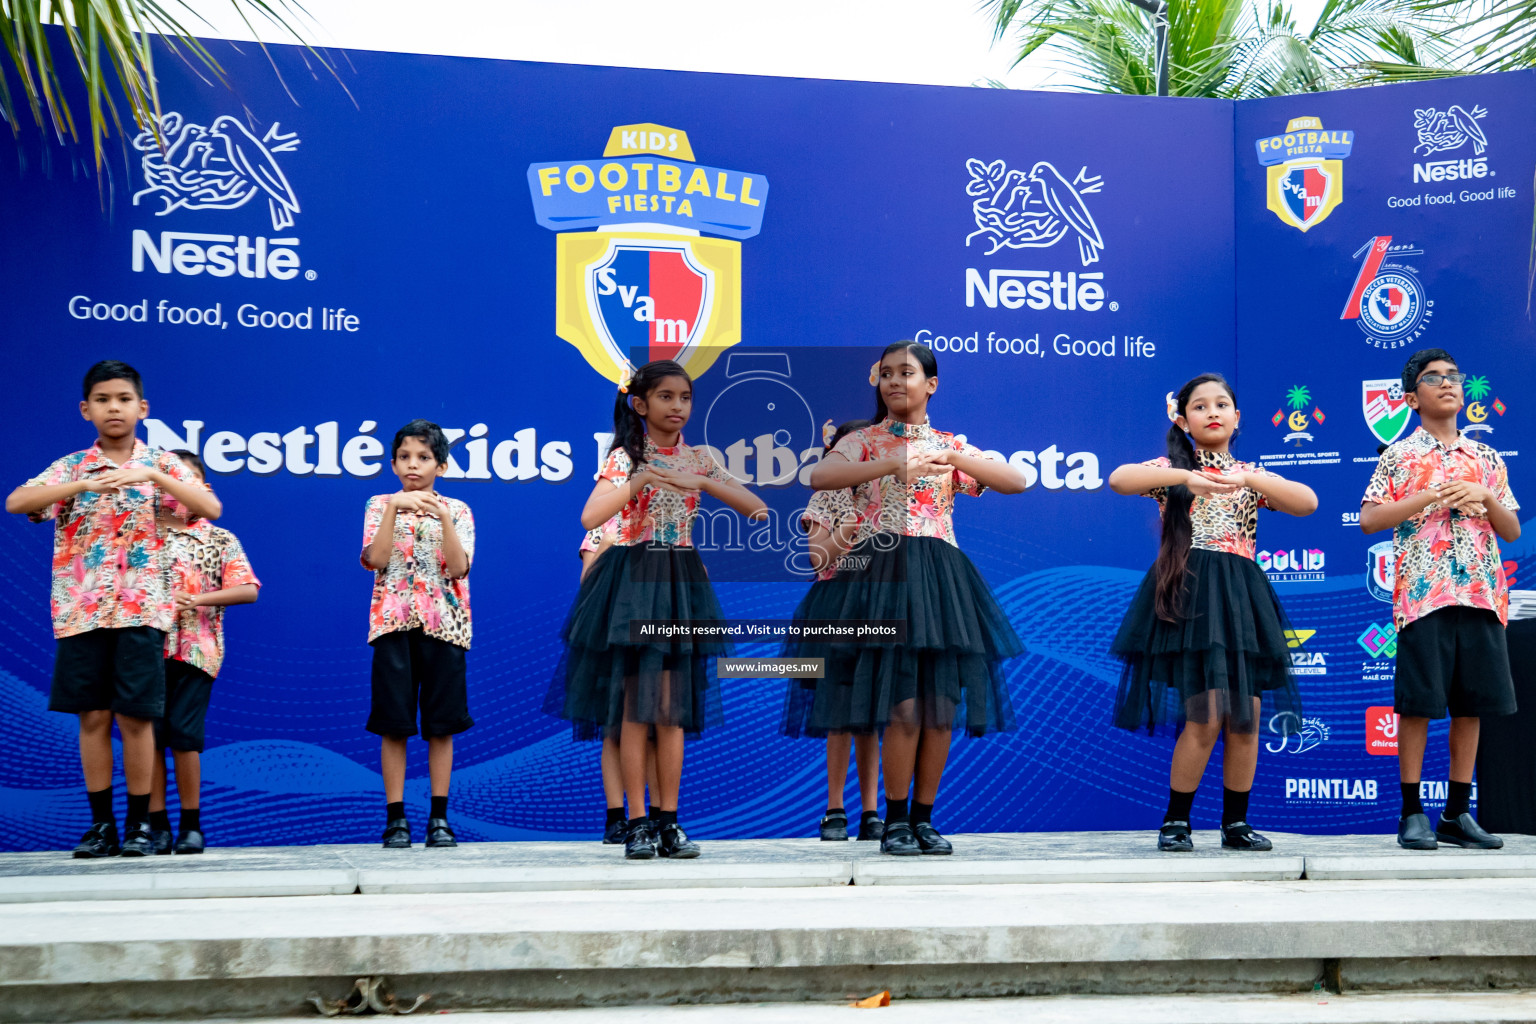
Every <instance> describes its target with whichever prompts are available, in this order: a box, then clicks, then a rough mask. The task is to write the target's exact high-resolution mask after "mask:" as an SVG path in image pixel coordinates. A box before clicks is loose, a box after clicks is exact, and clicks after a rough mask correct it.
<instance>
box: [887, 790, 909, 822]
mask: <svg viewBox="0 0 1536 1024" xmlns="http://www.w3.org/2000/svg"><path fill="white" fill-rule="evenodd" d="M908 813H909V812H908V811H907V797H902V798H901V799H900V800H898V799H896V798H895V797H893V796H891V795H890V794H889V793H887V794H886V795H885V820H886V822H887V823H888V824H891V825H894V824H896V823H897V822H898V821H906V820H907V814H908Z"/></svg>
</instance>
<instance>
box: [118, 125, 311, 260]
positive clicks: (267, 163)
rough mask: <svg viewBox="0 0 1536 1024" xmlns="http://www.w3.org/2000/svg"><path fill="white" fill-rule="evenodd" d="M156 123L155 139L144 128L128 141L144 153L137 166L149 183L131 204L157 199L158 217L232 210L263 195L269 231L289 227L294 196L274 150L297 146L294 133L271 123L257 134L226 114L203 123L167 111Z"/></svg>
mask: <svg viewBox="0 0 1536 1024" xmlns="http://www.w3.org/2000/svg"><path fill="white" fill-rule="evenodd" d="M157 124H158V128H159V136H158V138H157V137H156V133H155V132H153V131H150V130H145V131H142V132H140V133H139V134H138V135H137V136H136V137H135V138H134V140H133V148H134V149H137V150H138V151H139V152H141V153H143V154H144V156H143V158H142V159H141V160H140V161H139V165H140V167H142V168H143V171H144V184H145V185H146V186H148V187H146V188H144V189H141V190H140V191H138V192H135V193H134V194H133V204H134V205H135V206H137V205H138V204H139V200H141V199H143V198H145V197H146V196H149V197H155V198H158V199H159V200H160V202H161V204H162V205H161V208H160V209H159V210H157V211H156V214H157V216H161V217H163V216H165V215H166V214H168V213H170V212H172V211H173V210H178V209H185V210H234V209H237V208H239V207H241V206H244V205H245V204H246V203H248V202H250V201H251V200H252V199H255V198H257V197H258V196H261V195H265V196H266V198H267V210H268V212H269V213H271V215H272V230H273V231H282V230H283V229H284V228H288V227H292V226H293V215H294V214H296V213H298V212H299V200H298V197H297V196H295V195H294V194H293V186H291V185H290V184H288V178H287V176H286V175H284V174H283V169H282V167H280V166H279V165H278V162H277V158H276V157H275V156H273V154H274V153H287V152H291V151H292V150H295V149H298V148H299V136H298V133H297V132H288V133H286V134H285V133H283V132H282V131H281V130H280V128H279V126H278V124H277V122H275V121H274V122H273V123H272V127H270V128H268V129H267V131H266V134H264V135H262V136H261V137H260V138H258V137H257V136H256V135H255V134H253V133H252V132H251V130H250V129H249V128H247V127H246V126H245V125H244V124H242V123H240V121H239V119H237V118H234V117H231V116H229V115H228V114H226V115H224V116H222V117H217V118H214V121H213V124H211V125H208V126H207V127H204V126H203V125H200V124H194V123H193V122H191V121H188V120H186V119H185V118H184V117H182V115H181V114H179V113H177V112H175V111H171V112H170V113H168V114H165V115H163V116H161V117H160V118H159V119H158V122H157ZM161 140H164V142H165V149H164V150H163V151H162V150H161V148H160V143H161Z"/></svg>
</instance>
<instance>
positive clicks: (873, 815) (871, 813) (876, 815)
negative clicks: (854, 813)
mask: <svg viewBox="0 0 1536 1024" xmlns="http://www.w3.org/2000/svg"><path fill="white" fill-rule="evenodd" d="M872 818H873V819H875V820H879V818H880V812H879V811H865V812H864V813H863V814H861V815H859V821H861V822H864V821H869V820H870V819H872Z"/></svg>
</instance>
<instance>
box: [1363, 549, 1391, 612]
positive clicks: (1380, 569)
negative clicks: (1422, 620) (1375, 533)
mask: <svg viewBox="0 0 1536 1024" xmlns="http://www.w3.org/2000/svg"><path fill="white" fill-rule="evenodd" d="M1365 557H1366V566H1365V589H1366V590H1369V591H1370V592H1371V596H1372V597H1374V598H1375V599H1376V600H1378V601H1385V602H1387V603H1388V604H1391V603H1392V582H1393V578H1394V574H1395V572H1396V559H1395V558H1394V557H1393V554H1392V542H1391V541H1389V540H1384V541H1382V542H1381V543H1379V544H1372V545H1371V546H1370V548H1368V549H1367V550H1366V553H1365Z"/></svg>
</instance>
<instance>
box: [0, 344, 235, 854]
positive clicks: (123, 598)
mask: <svg viewBox="0 0 1536 1024" xmlns="http://www.w3.org/2000/svg"><path fill="white" fill-rule="evenodd" d="M82 390H83V392H84V395H85V400H84V401H82V402H81V403H80V415H81V417H82V418H83V419H86V420H89V421H90V422H91V424H92V426H94V427H95V428H96V435H97V437H96V443H95V444H93V445H91V447H89V448H87V449H85V450H84V451H78V452H75V453H74V454H72V455H66V456H64V457H63V458H62V459H59V460H58V461H57V462H55V463H54V464H53V465H51V466H49V467H48V468H47V469H45V470H44V471H43V472H42V473H40V474H38V475H37V476H36V477H33V478H32V479H31V480H28V481H27V482H26V483H25V484H23V485H21V486H20V487H18V488H16V489H15V490H14V491H12V492H11V493H10V495H9V496H8V497H7V498H6V499H5V510H6V511H7V512H13V513H20V514H24V515H26V516H27V517H28V518H29V519H31V520H32V521H33V522H38V523H42V522H48V521H49V520H52V521H53V524H54V531H53V588H52V600H51V610H52V614H53V635H54V637H55V638H56V639H57V640H58V651H57V654H56V655H55V658H54V663H53V685H52V687H51V689H50V691H49V695H48V707H49V709H50V710H52V711H63V712H67V713H69V714H75V715H79V716H80V763H81V767H82V769H83V771H84V775H85V788H86V795H87V797H88V798H89V799H90V805H91V822H92V823H91V827H90V829H89V830H87V831H86V833H85V835H84V837H82V838H81V840H80V843H79V845H78V846H76V847H75V851H74V855H75V856H76V857H110V856H115V855H116V854H117V853H119V852H121V853H122V854H123V856H125V857H130V856H133V857H142V856H144V855H145V854H147V853H150V852H151V850H152V842H151V839H150V826H149V791H150V784H151V781H152V778H153V772H154V757H155V742H154V729H153V724H152V723H153V721H154V719H156V718H159V717H160V715H161V714H162V712H163V711H164V709H165V661H164V654H163V648H164V644H165V631H166V630H167V629H168V628H170V624H171V621H170V620H171V598H170V594H169V592H168V591H167V588H166V585H165V578H164V575H163V573H162V572H161V565H160V544H161V537H160V534H159V530H158V528H157V525H156V514H157V513H158V512H159V510H160V509H161V508H162V506H163V505H164V502H165V498H166V497H167V496H169V497H171V498H174V499H176V501H177V502H179V503H180V506H181V507H182V509H184V512H183V513H182V514H183V515H188V514H190V515H196V516H201V517H203V518H204V519H217V518H218V517H219V512H220V506H219V499H218V498H216V497H214V495H213V493H212V492H211V491H208V490H207V489H205V488H203V487H201V486H199V485H198V484H197V482H196V480H195V478H194V477H193V475H192V473H191V471H190V470H188V469H187V467H186V466H184V465H182V463H181V461H180V460H179V459H177V458H176V456H174V455H172V454H171V453H169V452H165V451H161V450H160V449H158V448H150V447H149V446H148V445H146V444H144V443H143V442H142V441H139V440H138V439H137V438H136V437H135V436H134V431H135V430H136V429H137V427H138V424H139V421H140V420H141V419H143V418H144V417H146V416H148V415H149V403H148V402H146V401H145V400H144V385H143V381H142V380H141V379H140V378H139V374H138V371H137V370H135V369H134V368H133V367H131V366H129V365H128V364H127V363H121V362H118V361H116V360H104V361H102V362H99V363H97V364H96V365H95V366H93V367H91V368H90V370H89V371H87V372H86V375H85V382H84V387H83V389H82ZM114 715H115V716H116V718H117V727H118V730H119V732H121V734H122V739H123V775H124V777H125V778H126V780H127V783H128V818H127V828H126V830H125V832H124V834H123V837H122V841H121V843H119V841H118V832H117V822H116V819H115V818H114V815H113V810H112V720H113V717H114Z"/></svg>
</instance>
